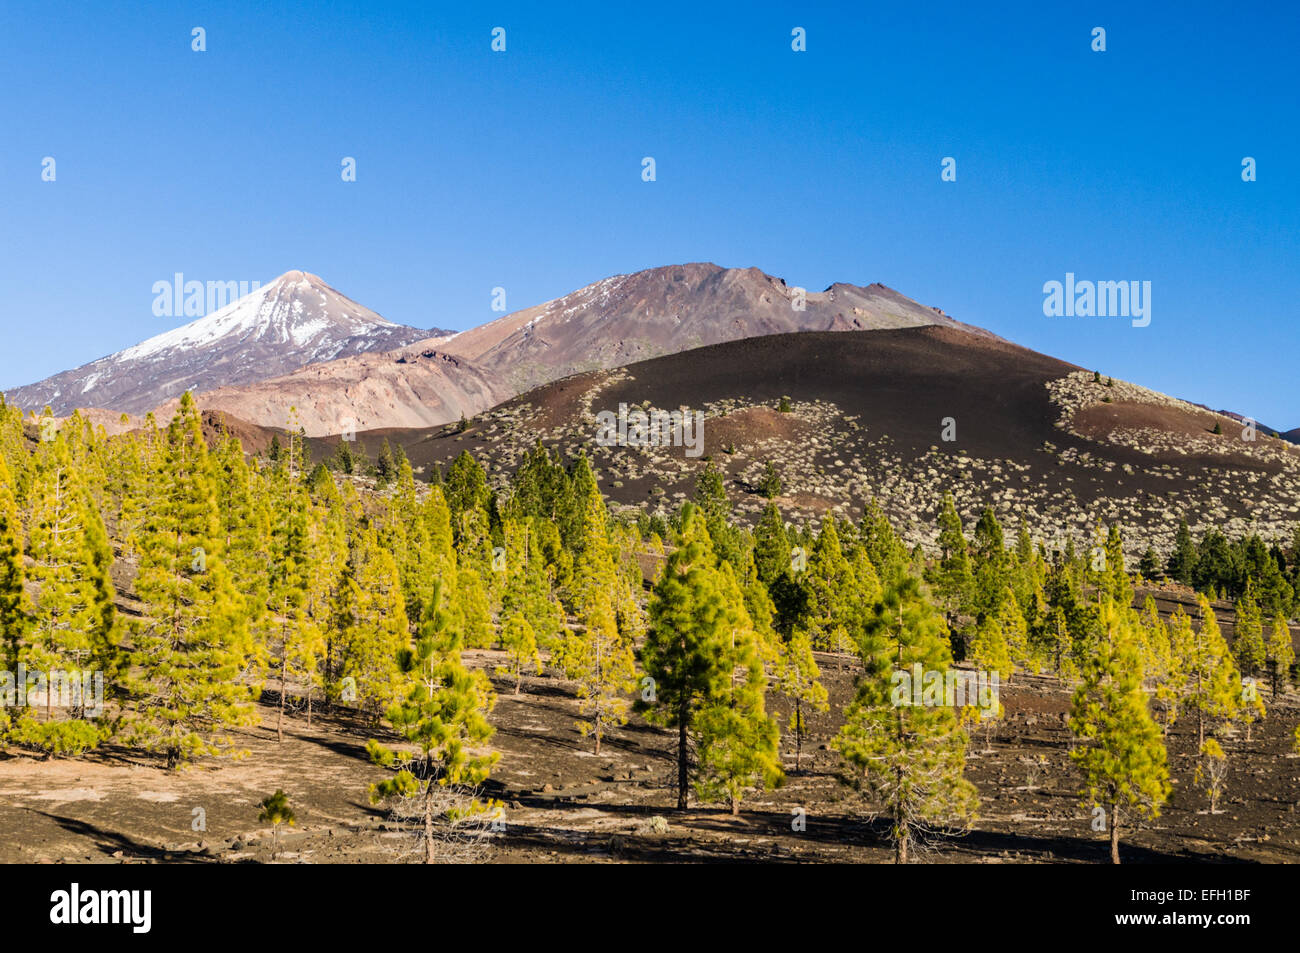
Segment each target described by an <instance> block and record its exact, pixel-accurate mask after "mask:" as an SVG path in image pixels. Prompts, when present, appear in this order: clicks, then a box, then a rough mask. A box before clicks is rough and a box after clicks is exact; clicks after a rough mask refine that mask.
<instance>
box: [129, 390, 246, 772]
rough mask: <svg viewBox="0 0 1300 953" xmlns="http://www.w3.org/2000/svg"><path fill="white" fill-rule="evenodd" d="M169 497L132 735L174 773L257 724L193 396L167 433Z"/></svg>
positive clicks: (151, 540) (152, 518) (146, 588)
mask: <svg viewBox="0 0 1300 953" xmlns="http://www.w3.org/2000/svg"><path fill="white" fill-rule="evenodd" d="M160 468H161V474H160V478H159V480H158V486H159V495H158V498H157V499H155V500H154V501H153V502H152V504H151V506H150V508H149V511H148V512H147V514H146V516H145V525H144V526H143V528H142V530H141V533H140V569H139V573H138V574H137V576H136V582H135V589H136V594H137V595H138V596H139V599H140V601H141V603H142V604H143V606H144V611H143V613H142V614H141V616H140V617H139V618H138V619H135V620H133V625H132V631H133V636H134V649H135V655H134V658H133V662H134V671H133V674H132V677H131V678H130V680H129V682H128V686H129V688H130V693H131V697H132V712H131V716H130V719H129V737H130V738H131V739H132V740H133V741H134V742H135V743H136V744H138V745H140V746H142V747H144V748H145V749H147V750H152V751H160V752H162V754H163V755H164V756H165V757H166V760H167V765H168V767H176V766H178V765H179V764H181V763H182V762H186V761H191V760H194V759H196V758H198V757H202V756H205V755H220V754H224V753H229V752H230V750H231V747H232V742H231V740H230V739H229V738H228V737H227V736H225V735H223V734H222V732H223V731H224V730H225V729H228V728H231V727H235V726H238V725H248V724H251V723H252V722H253V720H254V718H255V714H254V711H253V707H252V705H251V700H252V695H253V693H252V690H251V689H250V686H249V685H247V684H246V683H245V682H244V681H242V680H241V678H240V676H241V674H242V672H243V669H244V665H245V661H246V659H247V657H248V654H249V651H250V649H251V645H250V639H249V633H248V626H247V623H246V619H245V616H244V605H243V602H242V600H241V599H240V598H239V596H238V594H237V593H236V592H235V590H234V587H233V585H232V584H231V581H230V576H229V573H228V572H227V570H226V567H225V564H224V563H223V561H222V555H223V554H222V538H221V521H220V515H219V513H218V511H217V498H216V482H217V477H216V473H215V468H214V466H213V464H212V460H211V458H210V456H209V454H208V450H207V445H206V444H205V443H204V440H203V432H202V429H201V426H200V423H199V417H198V412H197V409H196V407H195V405H194V400H193V398H192V397H191V396H190V395H189V393H188V392H186V394H185V395H184V396H183V397H182V398H181V404H180V409H179V411H178V412H177V414H176V416H175V417H174V418H173V419H172V422H171V424H170V425H169V426H168V428H167V436H166V443H165V445H164V446H163V447H162V448H161V453H160Z"/></svg>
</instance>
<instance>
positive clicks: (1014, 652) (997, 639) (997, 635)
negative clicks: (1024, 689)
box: [966, 587, 1028, 681]
mask: <svg viewBox="0 0 1300 953" xmlns="http://www.w3.org/2000/svg"><path fill="white" fill-rule="evenodd" d="M1027 644H1028V634H1027V629H1026V626H1025V617H1024V616H1023V615H1021V613H1020V608H1019V606H1017V605H1016V597H1015V593H1013V592H1012V591H1011V588H1010V587H1007V588H1006V589H1004V590H1003V592H1002V599H1001V601H1000V602H999V603H998V605H997V607H996V608H995V609H994V610H993V611H992V612H989V613H985V614H984V615H982V616H981V617H980V620H979V622H977V623H976V625H975V629H974V632H973V633H972V635H971V639H970V644H969V646H968V647H967V652H966V657H967V659H968V660H969V661H970V662H971V664H973V665H974V666H975V667H976V668H977V669H981V670H984V671H990V672H997V673H998V677H999V678H1000V679H1002V680H1003V681H1005V680H1006V679H1008V678H1010V677H1011V675H1012V672H1014V671H1015V666H1014V664H1013V662H1014V660H1015V659H1016V658H1017V657H1019V658H1023V657H1024V656H1025V654H1026V650H1027Z"/></svg>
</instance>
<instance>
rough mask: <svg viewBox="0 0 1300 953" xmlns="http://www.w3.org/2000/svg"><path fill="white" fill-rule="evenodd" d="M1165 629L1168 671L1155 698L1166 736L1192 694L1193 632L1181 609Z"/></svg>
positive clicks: (1194, 638) (1180, 607) (1190, 623)
mask: <svg viewBox="0 0 1300 953" xmlns="http://www.w3.org/2000/svg"><path fill="white" fill-rule="evenodd" d="M1166 628H1167V630H1168V633H1169V668H1168V669H1167V672H1166V675H1165V678H1164V679H1163V680H1162V681H1161V682H1160V684H1158V685H1157V686H1156V699H1157V700H1158V701H1159V702H1160V703H1161V704H1162V706H1163V710H1162V713H1161V719H1160V723H1161V728H1162V729H1163V732H1164V734H1165V735H1168V734H1169V729H1170V728H1172V727H1173V726H1174V722H1175V721H1177V720H1178V716H1179V714H1180V713H1181V711H1182V708H1183V705H1184V702H1185V701H1186V699H1187V698H1188V697H1189V695H1190V694H1191V687H1192V670H1193V668H1194V663H1195V655H1196V633H1195V632H1194V631H1193V630H1192V620H1191V618H1190V617H1189V616H1188V615H1187V613H1186V612H1184V611H1183V607H1182V606H1178V607H1177V608H1176V609H1175V610H1174V612H1173V614H1172V615H1171V616H1170V617H1169V622H1168V624H1167V626H1166Z"/></svg>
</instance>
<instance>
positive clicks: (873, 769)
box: [834, 576, 978, 864]
mask: <svg viewBox="0 0 1300 953" xmlns="http://www.w3.org/2000/svg"><path fill="white" fill-rule="evenodd" d="M860 651H861V656H862V663H863V667H864V670H865V671H864V674H863V676H862V679H861V681H860V682H859V685H858V694H857V697H856V698H855V699H854V701H853V703H852V704H851V705H850V706H849V708H848V711H847V712H846V720H845V724H844V727H843V728H842V729H841V731H840V734H839V736H838V737H837V738H836V740H835V742H834V747H835V748H836V749H837V750H838V751H839V752H840V753H841V754H842V755H843V756H844V758H845V760H846V761H848V763H849V764H850V765H852V766H853V767H854V768H855V769H857V772H858V778H859V780H860V781H861V783H862V784H863V785H864V786H865V787H866V789H867V791H868V792H869V793H870V794H871V795H873V796H874V797H875V799H876V800H877V801H878V802H879V803H881V804H882V805H883V807H884V810H885V812H886V814H887V815H888V816H889V820H890V832H891V837H892V839H893V842H894V862H895V863H899V864H905V863H907V861H908V858H909V856H910V854H911V850H912V843H913V840H915V839H917V838H919V837H920V836H921V835H923V834H924V833H925V832H926V831H928V830H930V829H932V828H933V826H934V825H936V824H941V823H951V822H965V821H967V820H968V819H969V818H970V817H971V816H972V815H973V813H974V811H975V808H976V805H977V804H978V795H977V794H976V791H975V788H974V786H973V785H972V784H971V783H970V782H969V781H967V780H966V778H965V775H964V771H965V763H966V744H967V737H966V732H965V730H964V729H963V728H962V725H961V722H960V720H959V719H958V717H957V713H956V711H955V710H954V709H953V708H951V707H947V706H945V705H943V704H934V705H912V704H907V703H905V702H904V701H903V700H902V699H900V698H897V697H896V695H895V690H894V689H895V686H896V682H897V678H896V673H906V674H908V675H909V676H910V675H911V674H912V673H913V672H914V671H915V669H914V666H919V667H920V670H921V671H922V672H923V673H925V677H926V678H939V679H945V678H946V677H947V673H948V669H949V668H950V667H951V665H952V653H951V650H950V648H949V645H948V640H947V638H946V632H945V626H944V622H943V618H942V617H941V616H940V615H939V613H938V611H937V610H936V609H935V607H934V606H932V605H931V604H930V602H929V600H928V599H927V598H926V597H925V595H924V593H923V592H922V591H921V588H920V585H919V583H918V581H917V579H916V578H915V577H912V576H906V577H903V578H900V579H899V580H897V581H896V582H894V583H892V584H891V585H890V586H889V587H888V588H887V589H886V590H885V594H884V596H883V597H882V599H881V601H880V602H879V603H878V604H877V606H876V607H875V609H874V611H873V613H872V617H871V618H870V619H869V620H868V622H867V624H866V626H865V628H864V636H863V639H862V641H861V643H860Z"/></svg>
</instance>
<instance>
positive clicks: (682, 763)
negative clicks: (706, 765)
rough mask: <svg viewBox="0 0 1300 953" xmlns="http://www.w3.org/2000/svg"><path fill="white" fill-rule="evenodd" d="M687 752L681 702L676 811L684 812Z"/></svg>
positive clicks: (684, 706) (684, 711)
mask: <svg viewBox="0 0 1300 953" xmlns="http://www.w3.org/2000/svg"><path fill="white" fill-rule="evenodd" d="M688 757H689V752H688V751H687V750H686V700H685V699H683V700H682V704H681V708H680V710H679V711H678V712H677V810H679V811H684V810H686V784H687V780H688V779H687V775H688V774H689V773H690V772H689V771H687V765H686V759H687V758H688Z"/></svg>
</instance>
